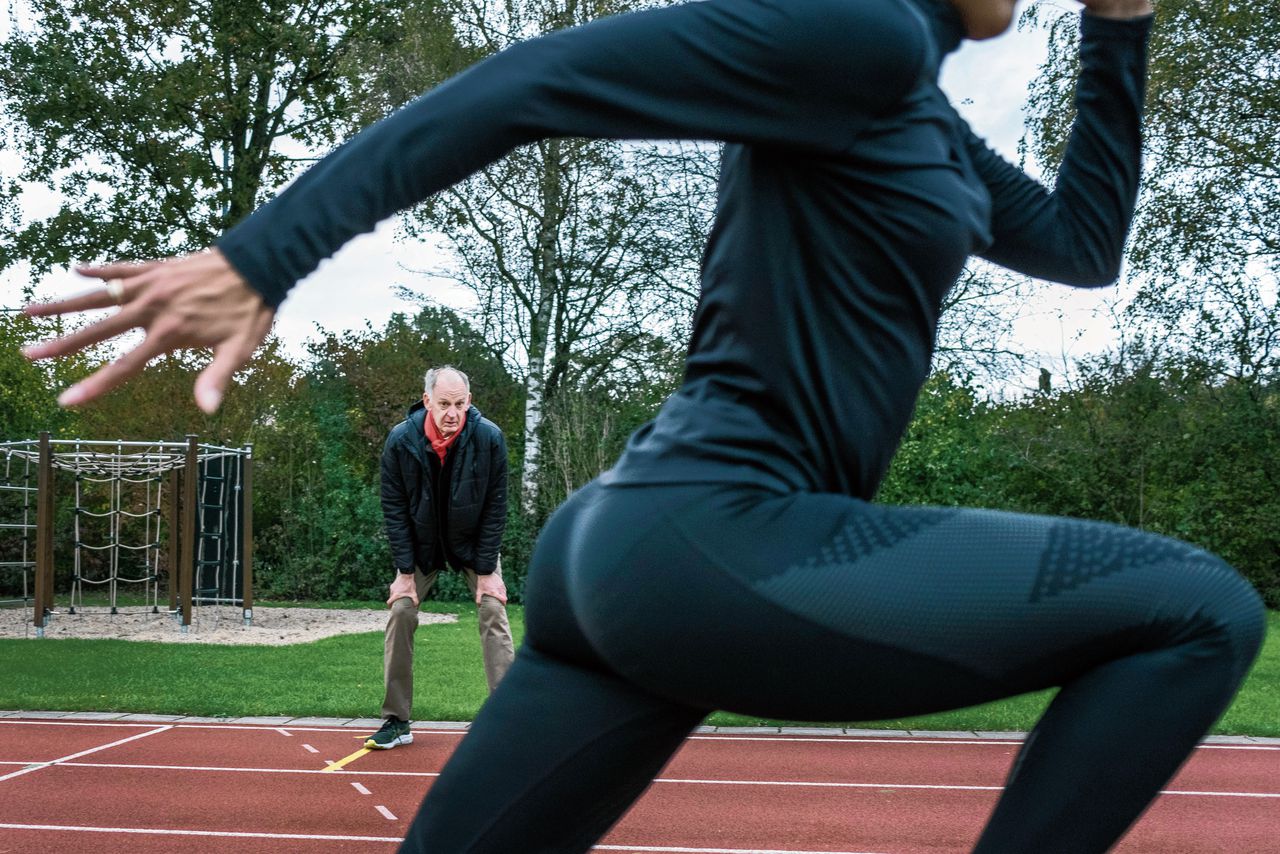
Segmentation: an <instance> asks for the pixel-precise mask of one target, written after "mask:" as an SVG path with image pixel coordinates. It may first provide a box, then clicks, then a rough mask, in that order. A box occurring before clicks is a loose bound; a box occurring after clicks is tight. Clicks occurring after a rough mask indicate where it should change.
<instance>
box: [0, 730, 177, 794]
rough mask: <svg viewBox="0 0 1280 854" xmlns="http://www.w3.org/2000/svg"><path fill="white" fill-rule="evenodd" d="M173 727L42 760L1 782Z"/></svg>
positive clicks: (2, 778)
mask: <svg viewBox="0 0 1280 854" xmlns="http://www.w3.org/2000/svg"><path fill="white" fill-rule="evenodd" d="M171 729H173V727H172V726H162V727H157V728H156V729H153V730H151V731H150V732H140V733H138V734H137V735H131V736H129V737H128V738H122V739H120V740H119V741H113V742H111V743H110V744H103V745H101V746H99V747H91V748H89V749H88V750H81V751H80V752H79V753H72V754H71V755H70V756H63V757H62V758H61V759H54V760H52V761H50V762H41V763H39V764H38V765H31V766H29V767H27V768H23V769H22V770H21V771H14V772H13V773H11V774H5V775H4V776H3V777H0V782H4V781H5V780H12V779H13V778H14V777H21V776H22V775H23V774H30V773H31V772H32V771H39V770H40V769H41V768H48V767H49V766H50V765H64V764H67V763H69V762H70V761H71V760H72V759H79V758H80V757H81V756H88V755H89V754H90V753H97V752H98V751H100V750H109V749H111V748H112V747H119V746H120V745H122V744H127V743H128V742H130V741H137V740H138V739H140V738H146V737H147V736H149V735H155V734H156V733H161V732H166V731H168V730H171Z"/></svg>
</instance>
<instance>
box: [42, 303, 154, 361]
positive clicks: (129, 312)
mask: <svg viewBox="0 0 1280 854" xmlns="http://www.w3.org/2000/svg"><path fill="white" fill-rule="evenodd" d="M141 320H142V319H141V317H140V316H139V312H138V311H137V310H136V309H133V308H130V307H128V306H126V307H125V308H123V309H121V310H120V311H118V312H116V313H115V314H113V315H111V316H110V317H106V318H103V319H102V320H99V321H98V322H97V323H93V324H90V325H89V326H86V327H85V328H83V329H77V330H76V331H75V332H72V333H71V334H70V335H65V336H63V337H62V338H56V339H54V340H53V341H41V342H40V343H38V344H32V345H31V346H30V347H25V348H23V350H22V353H23V355H25V356H26V357H27V358H28V359H48V358H51V357H53V356H65V355H66V354H68V353H74V352H76V351H78V350H83V349H85V348H86V347H92V346H93V345H94V344H98V343H100V342H102V341H106V340H107V339H108V338H114V337H115V336H117V335H119V334H120V333H122V332H127V331H128V330H130V329H132V328H133V327H135V326H139V325H141Z"/></svg>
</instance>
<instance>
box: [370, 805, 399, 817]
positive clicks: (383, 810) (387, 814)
mask: <svg viewBox="0 0 1280 854" xmlns="http://www.w3.org/2000/svg"><path fill="white" fill-rule="evenodd" d="M374 809H376V810H377V811H378V812H380V813H382V817H383V818H385V819H386V820H387V821H399V820H400V819H398V818H396V814H395V813H393V812H392V811H391V810H389V809H387V808H386V807H384V806H383V805H382V804H378V805H377V806H376V807H374Z"/></svg>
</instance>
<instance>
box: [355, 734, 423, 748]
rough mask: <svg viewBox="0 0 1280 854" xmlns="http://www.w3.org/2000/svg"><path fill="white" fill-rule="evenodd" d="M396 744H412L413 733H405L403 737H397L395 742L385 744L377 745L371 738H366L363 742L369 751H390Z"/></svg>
mask: <svg viewBox="0 0 1280 854" xmlns="http://www.w3.org/2000/svg"><path fill="white" fill-rule="evenodd" d="M397 744H413V733H411V732H406V733H405V734H404V735H401V736H397V737H396V739H395V741H389V742H387V743H386V744H378V742H376V741H374V740H373V739H372V738H367V739H365V742H364V746H365V747H366V748H368V749H369V750H390V749H391V748H393V747H395V746H396V745H397Z"/></svg>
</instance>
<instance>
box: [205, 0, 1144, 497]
mask: <svg viewBox="0 0 1280 854" xmlns="http://www.w3.org/2000/svg"><path fill="white" fill-rule="evenodd" d="M1149 29H1150V18H1149V17H1147V18H1142V19H1136V20H1129V21H1118V20H1108V19H1103V18H1096V17H1092V16H1090V15H1087V14H1086V15H1084V16H1083V19H1082V38H1081V51H1080V52H1081V73H1080V79H1079V83H1078V87H1077V93H1076V106H1077V117H1076V120H1075V125H1074V127H1073V129H1072V132H1071V136H1070V139H1069V142H1068V146H1067V150H1066V154H1065V157H1064V160H1063V163H1062V167H1061V169H1060V170H1059V172H1058V176H1057V182H1056V186H1055V187H1054V188H1053V189H1052V191H1050V190H1048V189H1046V188H1045V187H1043V186H1041V185H1040V184H1039V183H1038V182H1036V181H1034V180H1032V179H1031V178H1029V177H1027V176H1026V175H1025V174H1023V173H1022V172H1021V171H1020V170H1019V169H1017V168H1015V167H1014V166H1012V165H1010V164H1009V163H1007V162H1006V161H1004V160H1003V159H1002V158H1000V157H999V156H998V155H997V154H995V153H994V152H992V151H991V150H990V149H989V148H988V147H987V146H986V145H985V144H984V143H983V142H982V141H981V140H980V139H978V138H977V137H976V136H974V135H973V133H972V132H971V131H970V130H969V128H968V126H967V125H966V124H965V123H964V121H963V120H962V119H961V118H960V117H959V116H958V115H957V114H956V112H955V110H954V109H953V108H952V107H951V105H950V104H949V103H948V101H947V99H946V97H945V95H944V94H943V93H942V91H941V90H940V89H939V88H938V84H937V78H938V69H939V65H940V63H941V61H942V58H943V57H944V56H945V55H946V54H947V53H949V52H951V51H952V50H954V49H955V48H956V47H957V46H958V45H959V42H960V40H961V37H962V34H963V33H962V27H961V22H960V20H959V17H958V15H957V13H956V12H955V10H954V8H953V7H952V6H951V5H950V4H949V3H947V2H944V0H706V1H705V2H695V3H689V4H686V5H682V6H675V7H670V8H664V9H658V10H652V11H645V12H639V13H633V14H628V15H621V16H618V17H615V18H608V19H604V20H601V21H596V22H594V23H591V24H588V25H586V26H583V27H579V28H575V29H572V30H565V31H562V32H559V33H554V34H552V35H548V36H544V37H542V38H538V39H534V40H531V41H528V42H524V43H522V44H519V45H517V46H515V47H513V48H510V49H508V50H506V51H503V52H502V53H500V54H498V55H496V56H494V57H492V58H490V59H488V60H486V61H484V62H481V63H479V64H477V65H476V66H474V67H472V68H471V69H469V70H468V71H467V72H465V73H463V74H461V75H459V76H458V77H456V78H454V79H453V80H451V81H449V82H447V83H445V84H444V85H442V86H440V87H439V88H437V89H435V90H433V91H431V92H430V93H428V94H427V95H425V96H423V97H422V98H420V99H419V100H417V101H415V102H414V103H413V104H411V105H409V106H407V107H405V108H404V109H403V110H401V111H399V112H398V113H396V114H394V115H392V116H391V117H389V118H387V119H385V120H383V121H382V122H380V123H379V124H377V125H375V126H374V127H372V128H370V129H368V130H366V131H364V132H363V133H361V134H360V135H358V136H357V137H356V138H354V139H353V140H352V141H351V142H349V143H347V144H346V145H344V146H343V147H341V148H340V149H338V150H337V151H335V152H334V153H333V154H331V155H329V156H328V157H327V158H325V159H324V160H323V161H321V162H320V163H319V164H317V165H316V166H315V167H314V168H313V169H312V170H310V171H309V172H308V173H306V174H305V175H303V176H302V177H300V178H299V179H298V180H297V181H296V182H295V183H294V184H293V185H292V186H290V187H289V188H288V189H287V190H286V191H284V192H283V193H281V194H280V195H279V196H278V197H277V198H276V199H275V200H273V201H272V202H270V203H269V204H267V205H265V206H264V207H263V208H262V209H261V210H259V211H258V212H257V213H255V214H254V215H253V216H251V217H249V218H248V219H246V220H245V221H244V222H242V223H241V224H240V225H238V226H237V227H236V228H234V229H232V230H231V231H229V232H228V233H227V234H226V235H225V236H224V237H223V239H222V240H221V241H220V242H219V247H220V248H221V249H222V251H223V252H224V253H225V255H226V257H227V259H228V260H229V261H230V263H231V264H232V265H233V266H234V267H235V268H236V270H237V271H238V272H240V273H241V274H242V275H243V276H244V278H245V279H246V280H247V281H248V282H249V283H250V285H251V286H253V287H254V288H256V289H257V290H258V291H259V292H260V293H261V294H262V295H263V297H264V299H265V300H266V301H267V302H268V303H269V304H272V305H278V304H279V303H280V302H281V301H282V300H283V299H284V296H285V293H286V291H287V289H288V288H289V287H290V286H292V285H293V283H294V282H296V281H297V280H299V279H301V278H302V277H303V276H305V275H307V274H308V273H309V272H311V270H313V269H314V268H315V267H316V266H317V265H318V264H319V262H320V261H321V260H322V259H323V258H325V257H327V256H328V255H330V254H332V253H333V252H334V251H336V250H337V248H338V247H340V246H341V245H342V244H344V243H345V242H346V241H347V240H349V239H350V238H351V237H353V236H355V235H356V234H359V233H362V232H366V231H370V230H372V229H373V228H374V226H375V225H376V224H377V222H378V221H380V220H382V219H384V218H385V217H387V216H389V215H391V214H392V213H393V212H395V211H397V210H400V209H403V208H405V207H407V206H409V205H412V204H413V203H415V202H417V201H420V200H422V199H424V198H426V197H427V196H429V195H431V194H432V193H435V192H437V191H439V190H441V189H443V188H445V187H447V186H449V185H450V184H452V183H454V182H456V181H458V180H461V179H462V178H464V177H466V176H467V175H469V174H471V173H472V172H474V171H476V170H477V169H479V168H481V167H483V166H484V165H486V164H488V163H490V162H492V161H493V160H495V159H497V158H498V157H500V156H502V155H503V154H505V153H506V152H507V151H509V150H511V149H512V148H513V147H515V146H518V145H521V144H524V143H528V142H531V141H534V140H536V139H540V138H543V137H550V136H583V137H596V138H632V139H661V138H680V139H701V140H722V141H724V142H726V143H728V144H727V145H726V146H725V151H724V156H723V162H722V164H721V176H720V186H719V197H718V203H717V210H716V218H715V224H714V227H713V229H712V232H711V236H710V240H709V242H708V246H707V250H706V253H705V255H704V260H703V268H702V295H701V299H700V301H699V305H698V310H697V314H696V317H695V321H694V329H693V336H692V341H691V343H690V347H689V355H688V359H687V362H686V377H685V381H684V384H683V385H682V387H681V388H680V390H679V391H678V392H677V393H676V394H675V395H674V396H673V397H672V398H671V399H670V400H669V401H668V402H667V403H666V404H665V405H664V407H663V409H662V410H661V412H660V413H659V415H658V417H657V418H656V419H655V420H654V421H652V422H650V423H649V424H648V425H646V426H645V427H643V428H642V429H641V430H639V431H638V432H637V433H636V435H635V436H634V437H633V438H632V440H631V442H630V443H629V445H628V447H627V449H626V451H625V452H624V454H623V456H622V459H621V460H620V461H619V462H618V464H617V465H616V466H615V467H614V469H613V470H612V471H611V472H609V473H608V474H606V476H605V477H606V479H607V480H609V481H612V482H620V483H648V482H665V483H671V482H689V481H745V482H750V483H756V484H760V485H763V486H767V487H771V488H778V489H784V490H789V489H804V490H816V491H829V492H839V493H845V494H850V495H857V496H861V497H864V498H869V497H871V495H872V494H873V493H874V492H875V489H876V487H877V486H878V484H879V482H880V480H881V478H882V477H883V475H884V472H885V470H886V469H887V467H888V463H889V459H890V457H891V456H892V454H893V451H894V449H895V448H896V447H897V444H898V442H899V439H900V437H901V435H902V432H903V430H904V429H905V427H906V425H907V422H908V420H909V419H910V416H911V412H912V408H913V405H914V401H915V397H916V394H917V393H918V391H919V388H920V385H921V384H922V383H923V381H924V378H925V376H926V374H927V372H928V367H929V362H930V358H931V355H932V350H933V343H934V335H935V331H936V327H937V319H938V313H939V310H940V306H941V304H942V300H943V297H944V295H945V294H946V292H947V290H948V289H949V288H950V287H951V285H952V284H953V283H954V281H955V278H956V276H957V275H958V274H959V272H960V270H961V268H962V267H963V265H964V263H965V261H966V259H967V258H968V256H969V255H971V254H978V255H981V256H983V257H985V258H988V259H990V260H992V261H995V262H997V263H999V264H1002V265H1005V266H1007V267H1010V268H1013V269H1015V270H1019V271H1022V272H1025V273H1029V274H1031V275H1034V276H1037V277H1040V278H1043V279H1049V280H1054V281H1059V282H1064V283H1068V284H1073V285H1081V286H1094V285H1105V284H1110V283H1111V282H1113V281H1114V280H1115V278H1116V276H1117V275H1118V270H1119V265H1120V260H1121V254H1122V250H1123V245H1124V241H1125V235H1126V233H1127V231H1128V226H1129V222H1130V219H1131V217H1132V213H1133V206H1134V202H1135V198H1136V195H1137V185H1138V175H1139V156H1140V135H1139V125H1140V116H1141V105H1142V92H1143V87H1144V74H1145V45H1146V38H1147V34H1148V31H1149Z"/></svg>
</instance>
